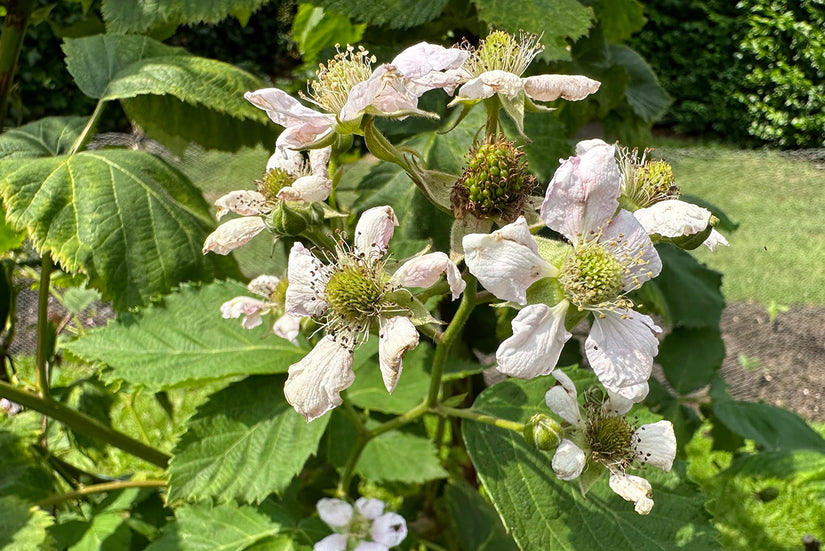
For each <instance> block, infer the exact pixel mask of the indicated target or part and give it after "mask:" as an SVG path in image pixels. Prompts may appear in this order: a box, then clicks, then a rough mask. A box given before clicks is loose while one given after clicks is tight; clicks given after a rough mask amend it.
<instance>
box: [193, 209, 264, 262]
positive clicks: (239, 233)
mask: <svg viewBox="0 0 825 551" xmlns="http://www.w3.org/2000/svg"><path fill="white" fill-rule="evenodd" d="M265 227H266V225H265V224H264V221H263V220H262V219H261V218H260V217H258V216H248V217H244V218H235V219H234V220H230V221H229V222H224V223H223V224H221V225H220V226H218V229H216V230H215V231H213V232H212V233H210V234H209V235H208V236H207V237H206V241H205V242H204V244H203V254H206V253H208V252H209V251H212V252H213V253H217V254H229V253H231V252H232V251H234V250H235V249H237V248H238V247H240V246H242V245H246V244H247V243H248V242H249V240H250V239H252V238H253V237H255V236H256V235H258V234H259V233H261V232H262V231H263V230H264V228H265Z"/></svg>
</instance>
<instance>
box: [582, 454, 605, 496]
mask: <svg viewBox="0 0 825 551" xmlns="http://www.w3.org/2000/svg"><path fill="white" fill-rule="evenodd" d="M606 471H607V469H606V468H605V467H604V465H602V464H601V463H596V462H595V461H588V463H587V466H586V467H585V469H584V471H582V474H581V475H579V478H578V479H577V480H578V482H579V490H581V492H582V495H583V496H584V495H587V492H589V491H590V488H592V487H593V485H594V484H595V483H596V482H598V481H599V479H600V478H601V477H602V475H603V474H604V473H605V472H606Z"/></svg>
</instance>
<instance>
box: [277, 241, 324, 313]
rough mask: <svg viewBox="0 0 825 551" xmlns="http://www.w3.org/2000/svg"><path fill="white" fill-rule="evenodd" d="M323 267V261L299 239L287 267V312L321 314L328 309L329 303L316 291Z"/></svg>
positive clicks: (285, 305)
mask: <svg viewBox="0 0 825 551" xmlns="http://www.w3.org/2000/svg"><path fill="white" fill-rule="evenodd" d="M323 269H324V267H323V265H322V264H321V261H320V260H318V259H317V258H315V255H313V254H312V253H311V252H310V251H309V249H307V248H306V247H304V246H303V245H302V244H301V243H300V242H299V241H296V242H295V244H294V245H292V249H291V250H290V251H289V265H288V267H287V279H289V286H288V287H287V288H286V302H285V304H284V308H285V309H286V313H287V314H292V315H293V316H319V315H321V314H323V313H324V312H325V311H326V309H327V307H328V306H329V305H328V304H327V303H326V302H325V301H323V300H321V299H320V298H318V297H317V296H316V293H315V286H316V285H317V284H318V275H319V274H320V273H321V271H322V270H323Z"/></svg>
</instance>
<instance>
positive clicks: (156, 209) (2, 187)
mask: <svg viewBox="0 0 825 551" xmlns="http://www.w3.org/2000/svg"><path fill="white" fill-rule="evenodd" d="M2 142H3V138H0V143H2ZM0 193H2V195H3V201H4V203H5V206H6V208H7V212H6V214H7V219H8V221H9V222H11V224H12V226H13V227H14V228H15V229H23V228H25V229H26V230H27V231H28V234H29V237H30V238H31V240H32V241H33V242H34V245H35V247H36V248H37V249H38V250H39V251H48V252H50V253H51V254H52V256H53V257H54V258H55V260H57V261H58V262H60V265H61V266H62V267H63V268H64V269H66V270H68V271H71V272H82V273H85V274H87V275H88V276H89V282H90V284H91V286H93V287H95V288H97V289H99V290H100V291H101V292H102V293H103V298H104V299H106V300H112V301H113V303H114V306H115V308H116V309H119V310H121V309H125V308H129V307H132V306H137V305H140V304H145V303H147V302H148V301H149V299H150V298H152V297H153V296H155V295H158V294H163V293H168V292H169V291H170V290H171V288H172V287H173V286H174V285H175V284H177V283H178V282H181V281H186V280H203V279H211V278H212V277H214V275H215V273H216V265H220V264H223V263H224V260H223V259H217V260H216V259H215V258H213V257H211V256H209V257H205V256H203V255H202V254H201V247H202V246H203V241H204V239H205V237H206V235H207V234H208V233H209V231H210V229H211V228H212V222H211V220H210V219H209V207H208V206H207V204H206V202H205V201H204V200H203V197H202V196H201V195H200V193H199V192H198V190H197V189H196V188H195V187H194V186H192V184H191V183H190V182H189V181H188V180H187V178H186V177H185V176H184V175H183V174H182V173H180V172H179V171H177V170H175V169H174V168H172V167H171V166H169V165H168V164H166V163H165V162H163V161H162V160H160V159H159V158H157V157H153V156H152V155H149V154H147V153H143V152H141V151H125V150H105V151H84V152H82V153H79V154H76V155H68V156H60V157H40V158H34V157H32V158H21V157H18V156H15V157H14V158H11V159H7V160H2V161H0Z"/></svg>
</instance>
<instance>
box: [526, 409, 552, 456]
mask: <svg viewBox="0 0 825 551" xmlns="http://www.w3.org/2000/svg"><path fill="white" fill-rule="evenodd" d="M524 439H525V440H527V443H528V444H530V445H531V446H534V447H535V448H537V449H539V450H553V449H555V448H556V446H558V445H559V442H561V425H559V423H558V422H557V421H555V420H554V419H553V418H552V417H549V416H547V415H544V414H543V413H537V414H535V415H534V416H533V417H531V418H530V421H529V422H528V423H527V424H526V425H524Z"/></svg>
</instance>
